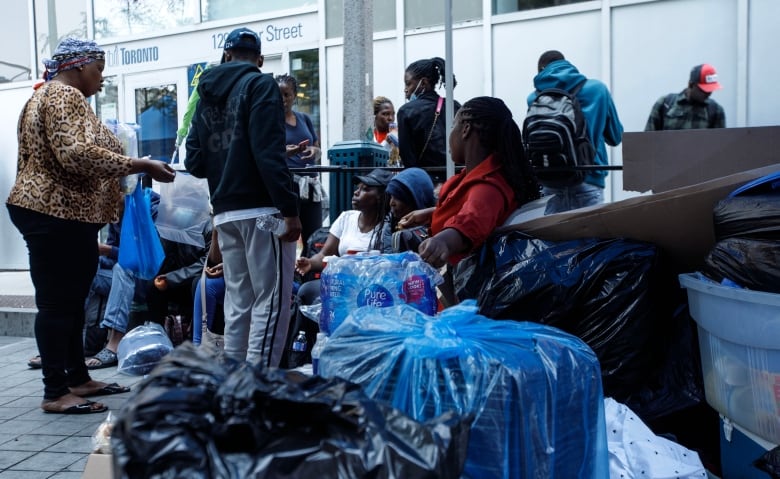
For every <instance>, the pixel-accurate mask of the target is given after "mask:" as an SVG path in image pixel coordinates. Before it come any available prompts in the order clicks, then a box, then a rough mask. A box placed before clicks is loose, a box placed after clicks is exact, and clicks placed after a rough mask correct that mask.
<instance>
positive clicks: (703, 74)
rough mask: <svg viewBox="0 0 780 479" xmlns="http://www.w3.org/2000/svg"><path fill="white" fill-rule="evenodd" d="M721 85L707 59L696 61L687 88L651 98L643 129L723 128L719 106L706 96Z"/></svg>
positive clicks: (721, 112)
mask: <svg viewBox="0 0 780 479" xmlns="http://www.w3.org/2000/svg"><path fill="white" fill-rule="evenodd" d="M721 88H723V87H722V86H721V85H720V82H719V81H718V72H716V71H715V67H713V66H712V65H709V64H707V63H704V64H701V65H696V66H695V67H693V69H691V76H690V78H689V80H688V88H686V89H685V90H683V91H681V92H680V93H669V94H668V95H666V96H662V97H661V98H659V99H658V101H656V102H655V104H654V105H653V109H652V110H650V117H649V118H648V119H647V124H646V125H645V131H657V130H691V129H704V128H726V114H725V113H724V112H723V107H722V106H720V105H719V104H718V102H716V101H715V100H713V99H712V98H710V95H712V92H714V91H715V90H720V89H721Z"/></svg>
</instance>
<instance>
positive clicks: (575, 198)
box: [528, 50, 623, 214]
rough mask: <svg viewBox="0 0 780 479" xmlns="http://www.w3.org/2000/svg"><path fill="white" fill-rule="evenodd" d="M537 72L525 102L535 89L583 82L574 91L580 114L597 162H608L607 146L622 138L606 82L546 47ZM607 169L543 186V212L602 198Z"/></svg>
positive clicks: (594, 202)
mask: <svg viewBox="0 0 780 479" xmlns="http://www.w3.org/2000/svg"><path fill="white" fill-rule="evenodd" d="M538 68H539V73H538V74H537V75H536V76H535V77H534V87H535V88H536V90H535V91H533V92H532V93H531V94H530V95H528V105H529V106H530V105H531V102H533V101H534V99H536V95H537V93H538V92H540V91H542V90H545V89H547V88H559V89H561V90H566V91H572V90H573V89H574V88H575V87H576V86H577V85H579V84H580V83H583V82H584V85H583V86H582V88H581V89H580V91H579V92H578V93H577V100H579V102H580V106H581V107H582V114H583V115H584V116H585V120H586V121H587V123H588V135H589V136H590V141H591V143H592V144H593V147H594V148H595V149H596V157H595V158H594V162H595V163H596V164H598V165H608V164H609V159H608V158H607V148H606V146H605V145H604V144H605V143H606V144H607V145H610V146H617V145H619V144H620V142H621V141H622V138H623V125H622V124H621V123H620V119H619V118H618V113H617V109H616V108H615V103H614V102H613V101H612V95H610V93H609V90H608V89H607V86H606V85H605V84H604V83H602V82H600V81H599V80H594V79H592V78H587V77H586V76H585V75H583V74H582V73H580V72H579V70H577V67H575V66H574V65H572V64H571V63H570V62H568V61H567V60H566V59H565V58H564V56H563V54H562V53H561V52H559V51H557V50H549V51H546V52H544V53H542V55H541V56H540V57H539V64H538ZM606 176H607V171H606V170H596V171H591V172H589V173H588V175H587V176H586V177H585V181H584V182H583V183H581V184H579V185H576V186H571V187H568V188H549V187H544V188H543V190H542V192H543V193H544V195H545V196H552V198H550V200H549V201H548V203H547V207H546V209H545V214H552V213H560V212H562V211H568V210H573V209H575V208H583V207H585V206H591V205H597V204H599V203H601V202H603V201H604V179H605V177H606Z"/></svg>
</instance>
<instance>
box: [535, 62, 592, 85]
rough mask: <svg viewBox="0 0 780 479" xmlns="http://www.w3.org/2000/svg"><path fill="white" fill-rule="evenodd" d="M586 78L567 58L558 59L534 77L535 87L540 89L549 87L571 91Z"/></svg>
mask: <svg viewBox="0 0 780 479" xmlns="http://www.w3.org/2000/svg"><path fill="white" fill-rule="evenodd" d="M585 80H587V78H586V77H585V75H583V74H582V73H580V71H579V70H577V67H575V66H574V65H572V64H571V63H569V62H568V61H566V60H556V61H554V62H551V63H550V64H548V65H547V66H546V67H545V68H544V70H542V71H540V72H539V74H538V75H536V76H535V77H534V87H535V88H536V89H537V90H540V91H541V90H546V89H548V88H559V89H561V90H566V91H571V90H573V89H574V87H576V86H577V85H579V84H580V83H582V82H584V81H585Z"/></svg>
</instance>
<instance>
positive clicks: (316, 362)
mask: <svg viewBox="0 0 780 479" xmlns="http://www.w3.org/2000/svg"><path fill="white" fill-rule="evenodd" d="M327 340H328V336H327V335H326V334H325V333H323V332H319V333H317V341H316V342H315V343H314V346H312V348H311V366H312V371H313V372H314V374H319V373H320V358H321V357H322V350H323V349H325V342H326V341H327Z"/></svg>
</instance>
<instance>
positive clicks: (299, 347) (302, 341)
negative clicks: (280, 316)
mask: <svg viewBox="0 0 780 479" xmlns="http://www.w3.org/2000/svg"><path fill="white" fill-rule="evenodd" d="M292 350H293V351H295V352H299V353H301V352H303V353H305V352H306V331H298V335H297V336H295V340H294V341H293V344H292Z"/></svg>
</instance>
